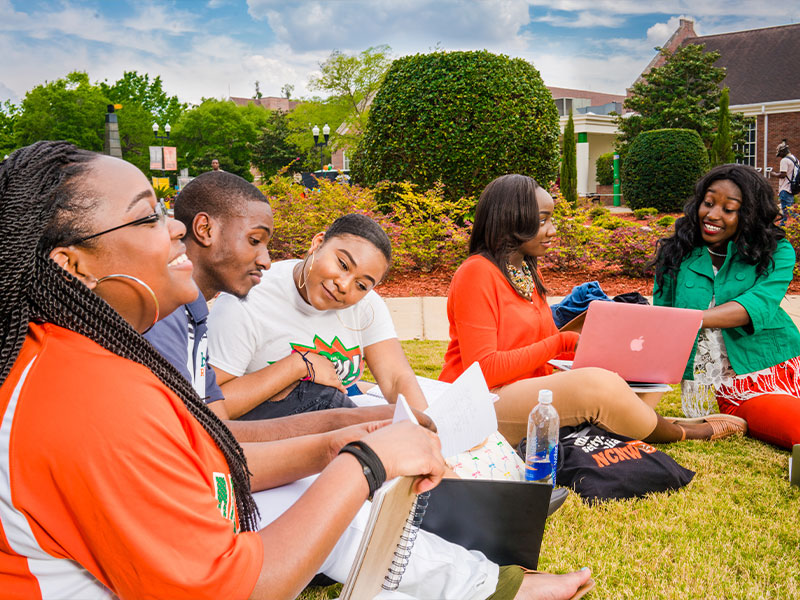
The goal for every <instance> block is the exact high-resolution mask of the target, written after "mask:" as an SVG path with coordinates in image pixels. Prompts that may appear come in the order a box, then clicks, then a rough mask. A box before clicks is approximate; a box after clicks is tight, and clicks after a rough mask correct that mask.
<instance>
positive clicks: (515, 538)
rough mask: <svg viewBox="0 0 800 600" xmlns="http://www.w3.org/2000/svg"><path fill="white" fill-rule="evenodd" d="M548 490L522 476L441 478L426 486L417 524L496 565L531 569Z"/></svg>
mask: <svg viewBox="0 0 800 600" xmlns="http://www.w3.org/2000/svg"><path fill="white" fill-rule="evenodd" d="M552 490H553V488H552V486H550V485H545V484H541V483H532V482H526V481H490V480H470V479H443V480H442V482H441V483H440V484H439V485H438V486H437V487H436V488H434V489H433V490H431V496H430V498H429V499H428V508H427V510H426V511H425V517H424V518H423V519H422V523H421V528H422V529H424V530H426V531H430V532H431V533H435V534H436V535H438V536H439V537H442V538H444V539H446V540H448V541H450V542H453V543H456V544H459V545H461V546H464V547H465V548H468V549H470V550H480V551H481V552H483V553H484V554H485V555H486V556H487V557H488V558H489V560H491V561H493V562H495V563H497V564H499V565H520V566H522V567H525V568H528V569H535V568H536V565H537V564H538V562H539V548H540V547H541V545H542V535H543V534H544V524H545V521H546V519H547V515H548V511H549V509H550V494H551V492H552ZM561 502H563V499H561Z"/></svg>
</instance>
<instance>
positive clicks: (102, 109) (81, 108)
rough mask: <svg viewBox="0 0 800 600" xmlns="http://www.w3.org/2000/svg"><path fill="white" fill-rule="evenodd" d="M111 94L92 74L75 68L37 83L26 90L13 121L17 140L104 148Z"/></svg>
mask: <svg viewBox="0 0 800 600" xmlns="http://www.w3.org/2000/svg"><path fill="white" fill-rule="evenodd" d="M108 104H109V101H108V98H107V97H106V95H105V94H104V93H103V91H102V90H101V89H100V88H99V87H98V86H96V85H92V84H91V83H89V76H88V75H87V74H86V73H84V72H81V71H74V72H72V73H70V74H69V75H67V76H66V77H65V78H63V79H56V80H55V81H51V82H47V83H44V84H42V85H37V86H36V87H35V88H33V89H32V90H30V91H29V92H28V93H27V94H25V98H24V99H23V100H22V103H21V105H20V107H19V114H18V115H17V117H16V119H15V122H14V144H15V145H16V146H17V147H20V146H27V145H28V144H32V143H34V142H37V141H39V140H66V141H68V142H72V143H73V144H75V145H76V146H78V147H80V148H84V149H86V150H93V151H95V152H101V151H102V150H103V139H104V135H105V114H106V110H107V106H108Z"/></svg>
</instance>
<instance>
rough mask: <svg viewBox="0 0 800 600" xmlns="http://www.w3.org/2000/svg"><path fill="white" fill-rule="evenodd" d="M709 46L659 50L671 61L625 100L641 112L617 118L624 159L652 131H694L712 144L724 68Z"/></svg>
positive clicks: (654, 72) (651, 71)
mask: <svg viewBox="0 0 800 600" xmlns="http://www.w3.org/2000/svg"><path fill="white" fill-rule="evenodd" d="M704 48H705V46H703V45H698V44H688V45H686V46H683V47H681V48H679V49H678V50H676V51H675V52H674V53H670V52H669V51H668V50H666V49H663V48H659V52H660V53H661V54H662V55H663V56H664V57H666V63H664V65H662V66H660V67H656V68H654V69H652V70H650V72H649V73H647V74H646V75H644V76H643V78H642V81H638V82H636V83H635V84H633V86H632V87H631V90H630V92H631V95H630V96H629V97H628V98H626V99H625V103H624V106H625V108H627V109H629V110H633V111H635V112H636V114H633V115H626V116H625V117H622V116H620V117H618V119H617V126H618V128H619V132H620V133H619V135H618V137H617V146H618V150H619V151H620V154H621V155H622V156H624V154H625V152H626V150H627V145H628V144H629V143H630V142H632V141H633V139H634V138H635V137H636V136H637V135H638V134H639V133H641V132H642V131H651V130H653V129H665V128H682V129H693V130H694V131H696V132H697V133H698V134H699V135H700V138H701V139H702V140H703V143H704V144H705V146H706V148H708V147H709V146H710V145H711V138H712V133H713V130H714V125H715V122H716V113H717V110H718V106H719V98H720V89H719V84H720V83H721V82H722V80H723V79H725V69H724V68H719V67H715V66H714V62H715V61H716V60H717V59H718V58H719V56H720V54H719V52H704Z"/></svg>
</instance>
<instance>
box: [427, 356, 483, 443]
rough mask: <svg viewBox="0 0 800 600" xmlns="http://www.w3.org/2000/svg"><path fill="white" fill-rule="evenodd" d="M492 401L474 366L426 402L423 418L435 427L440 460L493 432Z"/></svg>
mask: <svg viewBox="0 0 800 600" xmlns="http://www.w3.org/2000/svg"><path fill="white" fill-rule="evenodd" d="M437 383H441V382H437ZM494 398H495V396H494V394H492V393H491V392H490V391H489V387H488V386H487V385H486V380H485V379H484V377H483V372H482V371H481V367H480V365H479V364H478V363H477V362H475V363H472V365H471V366H470V367H469V368H468V369H467V370H466V371H464V372H463V373H462V374H461V375H460V376H459V378H458V379H456V380H455V381H454V382H453V383H452V384H450V385H448V386H447V388H446V389H445V390H444V391H443V392H442V393H441V394H439V395H438V396H437V398H436V399H435V400H433V401H431V402H429V404H430V406H428V408H427V410H426V411H425V414H426V415H428V416H429V417H430V418H431V419H432V420H433V422H434V423H436V429H438V430H439V439H440V440H441V442H442V455H443V456H455V455H456V454H458V453H459V452H465V451H467V450H469V449H470V448H473V447H475V446H477V445H478V444H480V443H481V442H483V441H484V440H485V439H486V438H487V437H489V436H490V435H491V434H493V433H494V432H495V431H497V415H496V413H495V411H494V402H493V401H494Z"/></svg>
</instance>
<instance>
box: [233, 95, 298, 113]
mask: <svg viewBox="0 0 800 600" xmlns="http://www.w3.org/2000/svg"><path fill="white" fill-rule="evenodd" d="M229 100H230V101H231V102H233V103H234V104H236V105H237V106H247V105H248V104H250V103H251V102H252V103H253V104H255V105H256V106H261V107H263V108H266V109H269V110H282V111H283V112H291V111H292V110H294V107H295V106H297V105H298V104H300V101H299V100H289V99H288V98H278V97H276V96H264V97H263V98H237V97H235V96H231V97H230V98H229Z"/></svg>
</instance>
